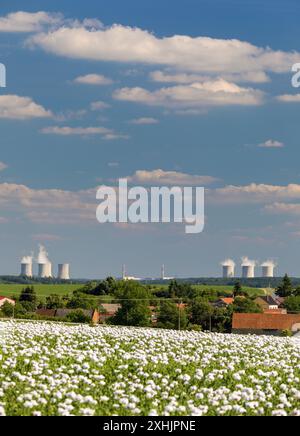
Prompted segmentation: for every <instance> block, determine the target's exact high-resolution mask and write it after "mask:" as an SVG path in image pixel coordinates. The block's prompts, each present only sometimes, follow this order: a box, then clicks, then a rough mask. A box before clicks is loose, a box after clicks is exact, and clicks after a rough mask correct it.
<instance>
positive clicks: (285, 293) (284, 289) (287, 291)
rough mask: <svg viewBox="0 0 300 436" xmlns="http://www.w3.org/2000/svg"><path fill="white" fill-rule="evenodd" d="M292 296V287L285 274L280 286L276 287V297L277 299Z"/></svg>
mask: <svg viewBox="0 0 300 436" xmlns="http://www.w3.org/2000/svg"><path fill="white" fill-rule="evenodd" d="M292 294H293V286H292V282H291V279H290V278H289V276H288V275H287V274H285V276H284V277H283V280H282V283H281V285H280V286H278V288H277V291H276V295H278V296H279V297H283V298H285V297H290V296H291V295H292Z"/></svg>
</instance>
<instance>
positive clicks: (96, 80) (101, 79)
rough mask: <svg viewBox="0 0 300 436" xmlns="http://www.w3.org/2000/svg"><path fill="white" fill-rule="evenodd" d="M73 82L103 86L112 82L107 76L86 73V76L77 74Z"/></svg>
mask: <svg viewBox="0 0 300 436" xmlns="http://www.w3.org/2000/svg"><path fill="white" fill-rule="evenodd" d="M74 83H78V84H81V85H97V86H105V85H111V84H112V83H114V82H113V80H112V79H110V78H109V77H105V76H103V75H102V74H87V75H86V76H79V77H77V78H76V79H74Z"/></svg>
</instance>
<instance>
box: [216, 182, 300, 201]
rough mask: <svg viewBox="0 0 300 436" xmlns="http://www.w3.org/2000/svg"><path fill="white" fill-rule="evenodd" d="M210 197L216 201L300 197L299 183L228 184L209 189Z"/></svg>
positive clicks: (277, 199) (274, 199)
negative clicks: (281, 184)
mask: <svg viewBox="0 0 300 436" xmlns="http://www.w3.org/2000/svg"><path fill="white" fill-rule="evenodd" d="M209 196H210V199H211V200H212V201H216V202H218V203H228V204H231V203H241V204H246V203H269V202H271V203H272V202H276V201H279V200H281V201H282V200H288V199H289V200H291V199H298V198H299V199H300V185H298V184H289V185H286V186H276V185H267V184H262V183H261V184H257V183H251V184H250V185H245V186H234V185H228V186H225V187H223V188H217V189H215V190H214V191H212V190H211V191H210V195H209Z"/></svg>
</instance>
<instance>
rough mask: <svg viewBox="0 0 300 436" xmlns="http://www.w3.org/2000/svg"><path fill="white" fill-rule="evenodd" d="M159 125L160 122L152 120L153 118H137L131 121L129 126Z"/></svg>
mask: <svg viewBox="0 0 300 436" xmlns="http://www.w3.org/2000/svg"><path fill="white" fill-rule="evenodd" d="M158 123H159V121H158V120H157V119H156V118H151V117H142V118H135V119H133V120H130V121H129V124H135V125H147V124H158Z"/></svg>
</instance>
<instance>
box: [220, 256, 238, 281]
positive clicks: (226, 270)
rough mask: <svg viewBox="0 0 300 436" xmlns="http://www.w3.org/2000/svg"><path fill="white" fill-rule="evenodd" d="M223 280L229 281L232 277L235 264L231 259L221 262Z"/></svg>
mask: <svg viewBox="0 0 300 436" xmlns="http://www.w3.org/2000/svg"><path fill="white" fill-rule="evenodd" d="M222 267H223V278H224V279H229V278H232V277H234V271H235V262H234V261H233V260H232V259H226V260H224V262H222Z"/></svg>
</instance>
